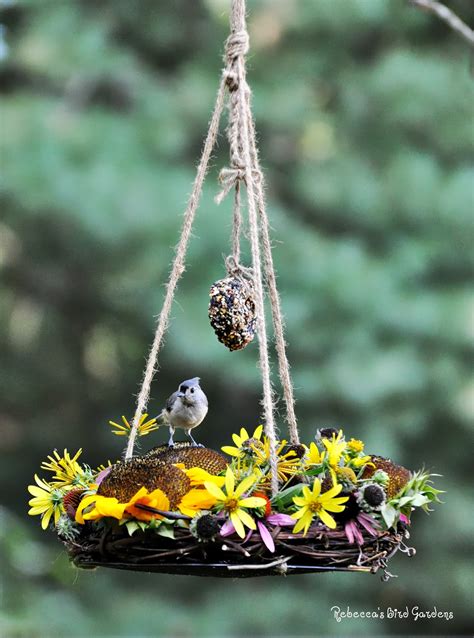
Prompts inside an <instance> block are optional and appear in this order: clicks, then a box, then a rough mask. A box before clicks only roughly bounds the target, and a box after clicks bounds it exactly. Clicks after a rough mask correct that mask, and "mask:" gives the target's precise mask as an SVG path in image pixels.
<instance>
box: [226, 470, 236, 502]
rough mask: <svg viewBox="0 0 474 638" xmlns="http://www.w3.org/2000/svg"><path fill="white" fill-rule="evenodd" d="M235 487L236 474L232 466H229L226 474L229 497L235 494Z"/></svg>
mask: <svg viewBox="0 0 474 638" xmlns="http://www.w3.org/2000/svg"><path fill="white" fill-rule="evenodd" d="M234 486H235V478H234V473H233V472H232V468H231V467H230V466H227V471H226V473H225V490H226V492H227V496H232V495H233V494H234Z"/></svg>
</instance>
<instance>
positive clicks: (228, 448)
mask: <svg viewBox="0 0 474 638" xmlns="http://www.w3.org/2000/svg"><path fill="white" fill-rule="evenodd" d="M262 432H263V425H259V426H258V427H257V428H256V429H255V432H254V433H253V435H252V436H250V435H249V433H248V432H247V430H246V429H245V428H242V429H241V430H240V435H239V434H235V433H234V434H233V435H232V440H233V441H234V444H235V447H234V446H232V445H224V447H222V448H221V450H222V451H223V452H225V453H226V454H229V455H230V456H234V457H236V458H240V457H242V456H246V455H247V454H249V453H252V452H253V445H254V444H255V443H257V445H258V443H259V442H260V438H261V436H262Z"/></svg>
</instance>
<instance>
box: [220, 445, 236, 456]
mask: <svg viewBox="0 0 474 638" xmlns="http://www.w3.org/2000/svg"><path fill="white" fill-rule="evenodd" d="M221 450H222V451H223V452H224V453H225V454H228V455H229V456H240V450H239V448H236V447H232V446H231V445H224V446H223V447H221Z"/></svg>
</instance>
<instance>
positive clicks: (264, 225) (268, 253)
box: [247, 100, 300, 445]
mask: <svg viewBox="0 0 474 638" xmlns="http://www.w3.org/2000/svg"><path fill="white" fill-rule="evenodd" d="M247 118H248V124H249V130H250V147H251V148H250V152H251V157H252V164H253V170H254V173H256V174H258V176H259V179H258V180H257V181H256V196H257V205H258V211H259V215H260V221H261V224H260V225H261V238H262V248H263V258H264V270H265V278H266V281H267V287H268V291H269V296H270V308H271V313H272V322H273V332H274V335H275V348H276V352H277V357H278V371H279V374H280V380H281V384H282V388H283V397H284V399H285V406H286V421H287V423H288V430H289V433H290V441H291V443H292V444H293V445H298V444H299V442H300V439H299V434H298V423H297V420H296V413H295V399H294V394H293V382H292V380H291V373H290V364H289V361H288V356H287V354H286V346H287V343H286V341H285V324H284V320H283V313H282V310H281V302H280V294H279V292H278V287H277V283H276V273H275V267H274V263H273V255H272V245H271V239H270V223H269V220H268V215H267V212H266V203H265V182H264V176H263V172H262V169H261V167H260V161H259V157H258V148H257V143H256V131H255V124H254V121H253V117H252V109H251V107H250V102H249V100H248V101H247Z"/></svg>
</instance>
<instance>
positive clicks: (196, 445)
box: [187, 430, 204, 447]
mask: <svg viewBox="0 0 474 638" xmlns="http://www.w3.org/2000/svg"><path fill="white" fill-rule="evenodd" d="M187 434H188V436H189V438H190V439H191V441H192V442H193V447H204V445H203V444H202V443H196V441H195V440H194V439H193V435H192V434H191V430H188V431H187Z"/></svg>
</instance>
